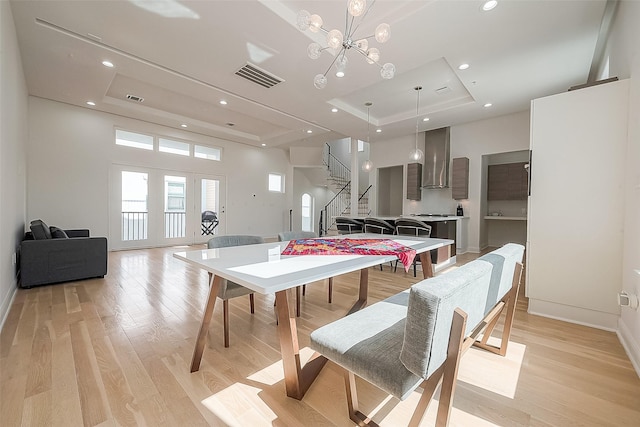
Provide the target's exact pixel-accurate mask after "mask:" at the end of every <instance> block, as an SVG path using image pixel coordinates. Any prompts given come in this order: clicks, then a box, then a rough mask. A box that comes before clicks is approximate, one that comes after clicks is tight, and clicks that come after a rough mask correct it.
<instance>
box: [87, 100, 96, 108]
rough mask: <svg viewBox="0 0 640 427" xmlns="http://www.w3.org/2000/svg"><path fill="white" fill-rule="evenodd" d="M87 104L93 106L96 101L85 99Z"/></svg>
mask: <svg viewBox="0 0 640 427" xmlns="http://www.w3.org/2000/svg"><path fill="white" fill-rule="evenodd" d="M87 105H91V106H92V107H93V106H94V105H96V103H95V102H93V101H87Z"/></svg>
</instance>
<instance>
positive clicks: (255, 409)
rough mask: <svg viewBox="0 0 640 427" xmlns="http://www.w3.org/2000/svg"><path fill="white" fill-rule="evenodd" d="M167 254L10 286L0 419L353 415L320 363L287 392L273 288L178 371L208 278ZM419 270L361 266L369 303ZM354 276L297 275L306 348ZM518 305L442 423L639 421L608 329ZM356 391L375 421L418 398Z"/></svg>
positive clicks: (624, 362)
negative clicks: (83, 275) (293, 393)
mask: <svg viewBox="0 0 640 427" xmlns="http://www.w3.org/2000/svg"><path fill="white" fill-rule="evenodd" d="M194 248H196V247H194ZM177 250H181V249H179V248H162V249H151V250H137V251H123V252H112V253H110V254H109V273H108V275H107V276H106V277H105V279H100V280H97V279H96V280H85V281H78V282H71V283H66V284H58V285H54V286H44V287H38V288H34V289H30V290H23V289H20V290H18V293H17V296H16V299H15V302H14V303H13V305H12V307H11V310H10V313H9V316H8V319H7V321H6V323H5V325H4V328H3V330H2V332H1V334H0V371H1V372H0V380H1V382H2V383H1V388H0V405H1V410H0V425H2V426H3V427H9V426H21V425H24V426H65V427H66V426H83V425H84V426H98V425H99V426H115V425H123V426H134V425H139V426H144V425H146V426H200V425H203V426H207V425H210V426H227V425H233V426H332V425H336V426H351V425H353V424H352V423H351V422H350V421H349V417H348V415H347V409H346V401H345V392H344V383H343V379H342V375H341V374H340V371H339V370H338V369H337V368H336V366H335V365H333V364H332V363H331V362H330V363H328V364H327V366H326V367H325V368H324V370H323V371H322V372H321V373H320V376H319V377H318V379H317V380H316V382H315V383H314V384H313V386H312V387H311V389H310V390H309V391H308V392H307V394H306V396H305V397H304V399H303V400H302V401H297V400H294V399H290V398H288V397H286V396H285V392H284V385H283V380H282V364H281V361H280V357H279V344H278V340H277V334H276V324H275V315H274V309H273V301H274V297H273V296H272V295H271V296H262V295H256V312H255V314H254V315H251V314H250V313H249V301H248V297H243V298H236V299H234V300H232V301H231V304H230V306H231V320H230V324H231V347H230V348H228V349H225V348H224V347H223V345H222V319H221V318H222V313H221V308H222V307H221V304H217V305H216V309H215V313H214V321H213V322H212V326H211V328H210V332H209V337H208V344H207V347H206V349H205V353H204V357H203V362H202V366H201V369H200V371H199V372H196V373H193V374H190V373H189V363H190V360H191V354H192V351H193V347H194V340H195V336H196V333H197V331H198V327H199V322H200V315H201V313H202V309H203V306H204V302H205V298H206V294H207V289H208V284H207V275H206V273H205V272H204V271H200V270H198V269H195V268H192V267H190V266H188V265H187V264H185V263H183V262H181V261H178V260H176V259H174V258H173V257H172V253H173V252H175V251H177ZM473 258H475V256H473V255H470V256H459V257H458V261H459V263H458V264H459V265H460V264H461V263H464V262H467V261H469V260H470V259H473ZM416 281H417V280H416V279H414V278H413V274H412V273H411V272H410V273H404V272H400V271H398V272H396V273H393V272H391V271H390V270H389V267H388V265H385V267H384V271H382V272H381V271H380V270H379V269H377V268H372V269H371V270H370V272H369V283H370V286H369V289H370V302H371V303H372V302H374V301H377V300H380V299H382V298H385V297H386V296H389V295H391V294H394V293H396V292H398V291H400V290H402V289H406V288H407V287H409V286H410V285H411V284H412V283H415V282H416ZM357 282H358V275H357V273H354V274H348V275H344V276H339V277H337V278H336V279H335V281H334V298H333V303H332V304H329V303H328V302H327V298H326V295H327V289H326V287H327V283H326V282H320V283H313V284H310V285H308V286H307V295H306V296H305V297H304V300H303V302H302V317H301V318H300V319H299V321H298V331H299V334H300V347H301V348H304V350H303V351H302V355H303V357H309V356H310V352H309V351H308V348H305V346H306V345H308V334H309V332H310V331H312V330H313V329H315V328H317V327H319V326H321V325H323V324H326V323H328V322H329V321H331V320H333V319H336V318H338V317H341V316H342V315H343V314H344V313H345V311H346V310H347V308H348V307H349V306H350V305H351V304H352V303H353V301H355V299H356V298H357ZM522 294H523V293H522V292H521V295H522ZM526 306H527V301H526V299H525V298H524V297H522V296H521V298H520V299H519V302H518V308H517V312H516V317H515V324H514V329H513V333H512V336H511V343H510V346H509V351H508V353H507V357H505V358H502V357H500V356H497V355H493V354H489V353H487V352H483V351H482V350H478V349H471V350H470V351H469V352H468V353H467V354H466V355H465V356H464V358H463V360H462V364H461V368H460V374H459V377H458V387H457V390H456V395H455V399H454V404H453V405H454V409H453V412H452V417H451V425H454V426H465V427H469V426H473V427H475V426H636V427H637V426H640V379H639V378H638V376H637V374H636V372H635V371H634V370H633V368H632V366H631V363H630V362H629V359H628V358H627V356H626V355H625V352H624V350H623V348H622V346H621V344H620V342H619V341H618V338H617V337H616V335H615V334H614V333H612V332H605V331H601V330H596V329H591V328H587V327H583V326H578V325H572V324H568V323H564V322H560V321H556V320H551V319H546V318H542V317H537V316H532V315H529V314H527V312H526ZM358 387H359V394H360V396H359V397H360V406H361V409H362V410H363V412H365V413H370V412H373V411H374V410H377V415H376V416H375V417H374V419H375V420H376V421H378V422H379V423H380V424H381V425H382V426H394V427H395V426H402V425H406V423H407V422H408V420H409V417H410V414H411V412H412V411H413V409H414V408H415V404H416V403H417V401H418V398H419V394H418V392H415V393H414V394H413V395H412V396H411V397H410V398H409V399H407V400H405V401H403V402H400V401H398V400H397V399H389V398H387V396H386V395H385V394H384V393H382V392H381V391H379V390H377V389H375V388H374V387H372V386H370V385H368V384H366V383H364V382H363V381H359V382H358ZM435 408H436V405H435V404H433V403H432V405H431V407H430V408H429V411H428V413H427V417H426V419H425V421H424V422H423V425H432V424H433V422H434V420H435V411H434V410H435Z"/></svg>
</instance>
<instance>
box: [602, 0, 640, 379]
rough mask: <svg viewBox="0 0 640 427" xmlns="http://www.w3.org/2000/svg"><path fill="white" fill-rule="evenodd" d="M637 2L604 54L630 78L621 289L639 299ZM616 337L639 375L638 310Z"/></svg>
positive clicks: (619, 19)
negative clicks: (637, 296)
mask: <svg viewBox="0 0 640 427" xmlns="http://www.w3.org/2000/svg"><path fill="white" fill-rule="evenodd" d="M638 22H640V2H637V1H622V2H620V3H619V6H618V11H617V13H616V17H615V20H614V24H613V30H612V32H611V36H610V38H609V44H608V46H607V53H608V55H609V56H610V71H611V73H610V74H611V76H618V77H619V78H630V87H629V130H628V148H627V155H626V159H627V163H626V177H625V184H626V186H625V190H624V191H625V195H624V198H625V211H624V217H625V219H624V237H623V258H622V289H623V290H625V291H626V292H628V293H633V294H635V295H640V273H637V271H640V120H639V119H638V118H639V117H640V43H639V41H640V27H639V26H638ZM621 311H622V312H621V317H620V320H619V323H618V336H619V337H620V340H621V341H622V343H623V345H624V346H625V349H626V350H627V354H629V357H630V359H631V361H632V362H633V364H634V367H635V369H636V372H638V375H640V310H632V309H629V308H623V309H622V310H621Z"/></svg>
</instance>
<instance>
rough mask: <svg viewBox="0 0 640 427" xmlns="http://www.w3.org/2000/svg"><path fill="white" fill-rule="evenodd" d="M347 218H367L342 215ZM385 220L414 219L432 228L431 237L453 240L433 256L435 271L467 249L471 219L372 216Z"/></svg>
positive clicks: (448, 263)
mask: <svg viewBox="0 0 640 427" xmlns="http://www.w3.org/2000/svg"><path fill="white" fill-rule="evenodd" d="M341 216H343V217H346V218H351V219H355V220H361V221H364V219H365V218H366V216H362V215H341ZM370 217H375V218H379V219H383V220H385V221H388V222H390V223H392V224H394V223H395V221H396V220H397V219H398V218H413V219H417V220H419V221H422V222H424V223H425V224H427V225H429V226H431V237H434V238H441V239H449V240H453V241H454V244H453V245H451V246H447V247H443V248H440V249H439V250H438V251H437V253H433V254H432V262H433V265H434V269H435V271H439V270H441V269H443V268H446V267H448V266H450V265H453V264H455V263H456V254H457V253H464V252H465V249H466V247H465V246H466V244H465V242H466V221H464V220H466V219H468V218H469V217H465V216H457V215H452V214H415V215H400V216H397V215H394V216H390V215H370Z"/></svg>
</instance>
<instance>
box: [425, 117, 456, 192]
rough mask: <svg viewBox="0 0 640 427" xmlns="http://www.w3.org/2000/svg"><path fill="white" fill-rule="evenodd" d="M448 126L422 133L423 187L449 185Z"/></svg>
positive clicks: (445, 186) (443, 186)
mask: <svg viewBox="0 0 640 427" xmlns="http://www.w3.org/2000/svg"><path fill="white" fill-rule="evenodd" d="M449 152H450V149H449V127H446V128H440V129H434V130H430V131H427V132H425V133H424V166H423V168H422V170H423V175H422V187H423V188H448V187H449Z"/></svg>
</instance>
